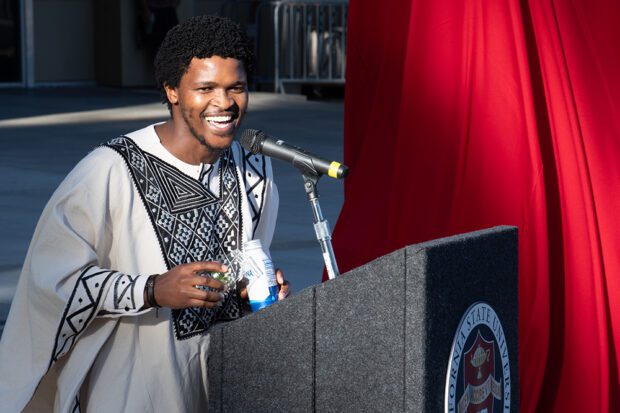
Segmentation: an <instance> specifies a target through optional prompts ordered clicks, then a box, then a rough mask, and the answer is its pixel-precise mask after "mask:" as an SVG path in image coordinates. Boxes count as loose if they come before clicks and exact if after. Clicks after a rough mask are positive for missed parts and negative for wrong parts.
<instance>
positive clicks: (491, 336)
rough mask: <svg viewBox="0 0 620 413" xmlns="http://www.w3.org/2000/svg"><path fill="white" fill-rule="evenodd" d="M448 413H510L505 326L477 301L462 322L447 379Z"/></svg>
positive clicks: (495, 315) (457, 333) (493, 312)
mask: <svg viewBox="0 0 620 413" xmlns="http://www.w3.org/2000/svg"><path fill="white" fill-rule="evenodd" d="M445 400H446V402H445V412H446V413H509V412H510V361H509V358H508V345H507V343H506V336H505V335H504V329H503V328H502V323H501V321H500V319H499V317H498V315H497V313H496V312H495V310H494V309H493V307H491V306H490V305H489V304H487V303H485V302H477V303H474V304H473V305H471V306H470V307H469V308H468V309H467V311H465V313H464V314H463V317H462V318H461V322H460V323H459V326H458V329H457V331H456V334H455V335H454V341H453V342H452V351H451V352H450V362H449V365H448V374H447V379H446V397H445Z"/></svg>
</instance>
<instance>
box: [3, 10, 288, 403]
mask: <svg viewBox="0 0 620 413" xmlns="http://www.w3.org/2000/svg"><path fill="white" fill-rule="evenodd" d="M252 59H253V56H252V52H251V50H250V47H249V45H248V43H247V40H246V38H245V36H244V35H243V33H242V32H241V30H240V29H239V27H238V26H237V25H235V24H234V23H232V22H230V21H229V20H226V19H222V18H218V17H210V16H209V17H207V16H202V17H196V18H193V19H190V20H189V21H187V22H185V23H183V24H181V25H179V26H176V27H175V28H173V29H172V30H171V31H170V32H169V34H168V35H167V37H166V39H165V40H164V42H163V44H162V46H161V49H160V51H159V52H158V55H157V57H156V60H155V75H156V79H157V82H158V84H160V85H161V86H162V90H163V92H164V96H165V102H166V103H167V104H168V107H169V109H170V113H171V117H170V119H169V120H168V121H166V122H164V123H161V124H156V125H151V126H149V127H146V128H144V129H142V130H139V131H136V132H133V133H130V134H128V135H127V136H122V137H119V138H116V139H113V140H112V141H110V142H108V143H107V144H105V145H103V146H101V147H99V148H97V149H95V150H94V151H93V152H91V153H90V154H89V155H88V156H87V157H86V158H84V159H83V160H82V161H81V162H80V163H79V164H78V165H77V166H76V168H75V169H74V170H73V171H72V172H71V173H70V174H69V175H68V176H67V178H66V179H65V180H64V181H63V183H62V184H61V185H60V187H59V188H58V189H57V191H56V192H55V193H54V195H53V196H52V198H51V200H50V202H49V203H48V205H47V206H46V208H45V210H44V212H43V214H42V217H41V219H40V221H39V224H38V226H37V229H36V231H35V234H34V237H33V240H32V242H31V245H30V249H29V251H28V255H27V257H26V261H25V264H24V267H23V270H22V275H21V277H20V281H19V284H18V287H17V292H16V295H15V298H14V300H13V304H12V308H11V312H10V314H9V319H8V320H7V325H6V327H5V330H4V336H3V338H2V343H1V345H0V406H2V411H3V412H4V411H7V412H13V411H15V412H17V411H22V410H23V409H25V410H26V411H36V410H42V411H51V409H52V406H53V410H54V411H57V412H69V411H71V412H74V411H94V412H121V411H127V412H148V411H158V412H186V411H199V410H205V409H206V402H207V396H208V393H207V390H208V389H207V371H206V356H207V350H208V345H209V336H208V328H209V327H210V326H211V325H212V324H213V323H215V322H217V321H219V320H231V319H235V318H237V317H239V316H240V315H241V312H242V307H243V299H242V298H240V295H241V294H240V293H238V292H237V291H236V290H235V289H234V288H232V289H229V290H226V289H224V288H223V287H224V286H223V284H222V283H221V282H219V281H217V280H215V279H213V278H211V277H208V276H204V274H205V273H212V272H224V273H225V272H229V273H231V274H236V273H238V271H239V265H240V264H239V258H238V257H239V251H240V250H241V248H242V245H243V243H244V242H245V241H248V240H250V239H260V240H261V241H262V244H263V246H264V247H265V248H268V247H269V244H270V243H271V238H272V235H273V231H274V226H275V219H276V214H277V208H278V195H277V190H276V187H275V185H274V184H273V181H272V172H271V165H270V163H269V160H268V159H266V158H264V157H262V156H256V155H252V154H250V153H248V152H246V151H244V150H243V149H242V148H241V147H240V145H239V144H238V143H237V142H233V136H234V134H235V132H236V131H237V129H238V128H239V124H240V122H241V119H242V118H243V115H244V113H245V111H246V109H247V105H248V90H247V74H248V73H249V72H250V71H251V70H252ZM157 274H160V275H157ZM278 282H279V284H280V287H281V288H280V298H283V297H284V296H285V295H286V294H287V293H288V287H287V286H286V282H285V281H284V280H283V278H282V274H281V273H278ZM159 306H161V309H159V308H157V309H154V308H153V307H159Z"/></svg>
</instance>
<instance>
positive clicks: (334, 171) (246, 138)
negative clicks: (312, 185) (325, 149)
mask: <svg viewBox="0 0 620 413" xmlns="http://www.w3.org/2000/svg"><path fill="white" fill-rule="evenodd" d="M239 141H240V143H241V146H243V147H244V148H245V149H246V150H248V151H250V152H252V153H253V154H257V153H262V154H263V155H266V156H270V157H272V158H275V159H279V160H281V161H284V162H289V163H291V164H293V166H294V167H295V168H297V169H298V170H299V171H300V172H301V173H302V174H312V175H315V176H320V175H323V174H326V175H327V176H329V177H332V178H335V179H342V178H344V177H346V176H347V173H348V172H349V168H348V167H347V166H346V165H343V164H341V163H340V162H336V161H331V162H330V161H328V160H327V159H324V158H321V157H319V156H316V155H313V154H311V153H309V152H306V151H305V150H303V149H301V148H299V147H297V146H293V145H289V144H287V143H285V142H284V141H282V140H279V139H276V138H273V137H271V136H269V135H267V134H266V133H265V132H263V131H261V130H258V129H246V130H244V131H243V133H242V134H241V138H240V139H239Z"/></svg>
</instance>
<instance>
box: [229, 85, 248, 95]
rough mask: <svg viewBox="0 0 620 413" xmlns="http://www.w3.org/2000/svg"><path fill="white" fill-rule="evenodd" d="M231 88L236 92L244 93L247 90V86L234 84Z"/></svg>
mask: <svg viewBox="0 0 620 413" xmlns="http://www.w3.org/2000/svg"><path fill="white" fill-rule="evenodd" d="M230 90H232V91H233V92H236V93H242V92H245V86H234V87H232V88H231V89H230Z"/></svg>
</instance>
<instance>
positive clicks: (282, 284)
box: [276, 268, 290, 301]
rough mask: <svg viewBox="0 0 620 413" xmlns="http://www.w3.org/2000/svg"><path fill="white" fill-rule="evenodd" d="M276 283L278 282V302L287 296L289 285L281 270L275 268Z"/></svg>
mask: <svg viewBox="0 0 620 413" xmlns="http://www.w3.org/2000/svg"><path fill="white" fill-rule="evenodd" d="M276 281H277V282H278V290H279V291H278V301H280V300H284V299H285V298H286V296H287V295H288V294H289V288H290V283H289V282H288V281H286V279H285V278H284V273H283V272H282V270H281V269H279V268H276Z"/></svg>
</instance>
